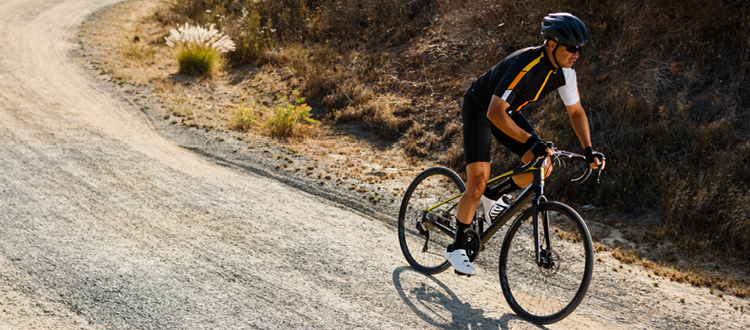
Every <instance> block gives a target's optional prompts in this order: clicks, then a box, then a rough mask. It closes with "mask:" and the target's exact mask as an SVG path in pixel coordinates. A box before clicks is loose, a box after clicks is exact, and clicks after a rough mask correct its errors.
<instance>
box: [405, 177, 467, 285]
mask: <svg viewBox="0 0 750 330" xmlns="http://www.w3.org/2000/svg"><path fill="white" fill-rule="evenodd" d="M464 190H466V186H465V185H464V182H463V181H461V178H459V177H458V175H457V174H456V173H455V172H453V171H451V170H450V169H448V168H445V167H433V168H429V169H427V170H425V171H424V172H422V173H420V174H419V175H418V176H417V177H416V178H415V179H414V181H412V183H411V184H410V185H409V188H408V189H406V193H404V199H403V200H402V201H401V210H400V211H399V214H398V241H399V244H400V245H401V251H402V252H403V253H404V257H406V261H408V262H409V265H411V266H412V267H413V268H414V269H416V270H418V271H420V272H422V273H425V274H436V273H439V272H442V271H444V270H446V269H448V267H450V264H449V263H448V261H447V260H445V257H444V256H443V252H444V251H445V249H446V247H448V245H449V244H451V243H453V239H454V237H455V232H456V206H457V205H458V200H459V195H460V194H461V193H463V192H464Z"/></svg>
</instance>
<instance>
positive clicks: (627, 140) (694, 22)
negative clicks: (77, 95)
mask: <svg viewBox="0 0 750 330" xmlns="http://www.w3.org/2000/svg"><path fill="white" fill-rule="evenodd" d="M173 3H174V4H175V5H174V6H172V7H169V8H162V9H159V10H158V14H157V15H156V16H155V17H153V18H152V19H151V22H159V24H160V25H159V27H157V28H154V30H153V31H159V32H153V33H151V34H150V35H147V34H144V33H143V32H142V31H133V33H132V34H134V35H141V37H142V39H144V40H145V42H147V43H148V44H149V45H155V46H156V47H163V45H162V46H159V42H158V38H159V37H163V36H164V35H166V31H168V29H169V28H171V27H174V26H177V25H178V24H184V23H186V22H188V23H191V24H205V23H209V22H212V23H215V24H217V27H219V28H220V30H222V31H224V32H225V33H227V34H229V35H230V36H231V37H232V38H233V40H234V41H235V42H236V44H237V51H235V52H233V53H232V55H231V58H230V61H231V62H230V65H232V66H233V67H230V68H229V70H228V72H227V76H226V77H218V78H214V79H215V81H216V80H222V79H224V80H226V81H228V82H230V85H231V86H233V88H235V89H234V90H233V93H234V94H235V95H234V97H232V98H229V99H227V100H226V101H223V103H219V102H216V101H211V102H209V100H205V99H196V98H195V95H193V94H192V93H191V92H190V89H191V88H199V87H197V86H198V85H200V84H201V81H197V82H192V81H191V82H189V83H188V82H180V81H174V80H170V78H169V77H168V76H166V77H165V76H164V75H162V79H161V80H157V81H161V82H163V83H162V85H163V86H162V90H163V92H162V93H163V94H162V96H163V97H165V98H168V99H172V100H174V101H175V102H176V104H179V107H178V108H179V111H182V109H192V111H193V115H192V116H191V117H192V119H191V120H186V119H187V116H183V117H177V118H178V119H177V122H178V123H181V124H183V125H198V126H200V127H216V129H221V128H222V127H226V128H227V129H240V130H241V131H243V134H263V133H264V131H263V130H262V129H258V127H260V126H258V125H256V126H250V127H242V128H239V127H237V126H233V125H236V124H235V123H233V119H232V118H234V117H236V116H237V115H233V113H234V112H236V111H237V109H238V108H237V107H238V105H242V106H244V107H246V106H247V102H248V99H249V98H252V99H254V100H257V104H256V105H257V107H266V108H269V109H273V108H274V107H275V106H276V105H279V97H277V95H282V96H286V97H291V96H292V93H291V92H292V91H293V90H300V91H301V93H302V96H304V97H306V99H307V101H308V102H309V104H310V105H311V106H312V107H313V109H312V111H311V114H312V117H313V118H315V119H318V120H320V121H321V122H322V124H323V125H321V126H319V127H318V128H316V130H315V131H309V132H307V133H305V134H307V135H309V136H315V137H316V138H317V137H321V136H324V135H326V134H343V133H342V132H346V133H348V134H356V135H355V136H357V137H358V138H363V139H365V140H366V141H367V142H366V143H367V144H370V145H377V146H379V147H380V148H381V149H382V150H397V152H399V153H403V154H404V155H405V156H406V157H407V158H408V159H410V160H409V161H408V162H407V163H404V164H399V165H400V166H404V167H409V166H413V165H412V162H414V163H416V162H419V161H422V160H426V161H430V162H439V163H441V164H444V165H447V166H450V167H452V168H454V169H456V170H457V171H459V172H460V171H462V170H463V167H464V165H465V164H464V160H463V150H462V148H461V134H460V133H461V130H460V126H459V125H460V124H459V118H460V110H459V106H458V104H459V103H460V100H461V96H462V93H463V91H464V89H465V88H466V85H467V82H470V81H471V80H472V79H474V78H476V77H477V76H478V75H480V74H482V73H483V72H485V71H486V70H487V69H489V68H490V67H491V66H492V65H494V64H495V63H496V62H497V61H499V60H500V59H502V58H503V57H504V56H506V55H508V54H509V53H510V52H512V51H514V50H516V49H519V48H522V47H527V46H533V45H539V44H541V40H539V36H538V33H539V32H538V22H539V20H540V19H541V17H542V16H543V15H544V14H546V13H547V12H548V11H570V12H572V13H574V14H576V15H579V16H580V17H581V18H582V19H584V21H586V23H587V25H588V27H589V29H590V32H591V35H592V42H591V45H590V46H588V47H586V49H584V51H583V52H582V54H581V56H582V58H581V60H580V61H579V63H578V64H576V71H577V72H578V76H579V88H580V91H581V95H582V97H583V99H582V103H583V105H584V107H585V108H586V110H587V111H588V113H589V118H590V122H591V127H592V138H593V141H594V145H595V147H596V148H597V149H598V150H600V151H602V152H604V153H605V154H606V155H607V157H608V160H609V166H608V170H607V172H606V173H605V175H604V177H603V183H602V184H600V185H598V186H594V185H585V186H576V187H570V186H569V185H567V184H565V181H564V180H567V174H569V172H570V171H575V170H576V169H572V168H568V169H563V168H561V169H559V170H558V172H557V175H556V176H555V178H553V180H552V182H551V184H550V186H551V187H553V189H552V190H551V191H550V195H551V198H554V199H561V200H563V201H566V202H569V203H574V204H593V205H596V206H598V207H601V208H603V209H605V210H607V212H612V213H626V214H631V215H635V216H636V218H644V219H645V218H646V217H645V216H642V215H644V214H650V213H652V212H656V213H657V215H656V216H653V217H651V216H649V217H648V219H649V221H650V222H649V224H648V225H645V224H644V222H645V221H646V220H636V221H634V222H633V223H632V224H628V225H632V226H640V227H645V228H649V229H648V233H647V235H645V238H644V240H646V241H645V243H644V244H651V243H653V242H662V241H665V240H670V241H671V242H672V243H673V247H674V249H673V251H672V252H671V253H673V254H675V255H678V254H682V255H689V254H691V253H693V252H695V251H712V252H715V253H716V255H718V256H724V257H723V258H727V259H734V258H736V259H738V260H745V261H748V260H750V259H749V258H748V255H750V254H749V253H748V252H750V250H749V249H750V248H749V246H750V244H748V243H750V219H748V214H750V192H748V189H747V187H748V186H750V167H748V166H749V165H747V164H750V140H749V139H748V136H750V110H749V109H750V80H748V79H747V78H746V77H748V76H750V74H749V72H748V67H749V66H750V63H748V61H747V60H746V59H747V57H748V54H750V38H748V31H749V30H748V28H747V27H748V26H747V25H748V24H750V23H748V20H747V19H746V18H747V17H748V15H749V14H750V9H749V8H748V6H750V5H748V4H747V3H746V2H739V1H730V0H724V1H718V2H715V3H714V4H713V5H712V6H711V8H706V9H705V10H702V11H700V12H695V11H693V10H692V9H693V8H696V7H700V8H705V6H702V5H700V3H699V2H697V1H696V0H687V1H674V0H669V1H663V2H658V3H654V2H647V1H641V0H628V1H625V2H619V3H616V4H615V3H610V2H595V1H583V2H581V1H567V0H533V1H520V0H518V1H503V2H497V1H490V0H477V1H472V2H463V1H461V2H459V1H455V0H431V1H427V0H418V1H406V0H375V1H368V2H361V1H337V2H335V3H336V6H333V4H334V1H326V0H322V1H302V2H300V1H296V0H295V1H292V0H281V1H264V2H255V1H244V0H243V1H229V0H207V1H194V0H175V1H174V2H173ZM243 9H244V13H243ZM676 16H679V17H681V18H682V19H680V20H677V21H675V20H673V19H668V18H669V17H676ZM159 29H160V30H159ZM160 34H161V35H160ZM130 38H132V36H131V37H130ZM120 40H122V39H120ZM162 57H163V54H156V55H155V57H154V60H153V62H154V64H152V65H149V66H147V67H145V68H141V69H142V70H153V72H157V73H159V74H170V73H173V72H174V68H171V67H169V66H168V65H167V64H165V62H163V59H162ZM110 67H115V66H114V65H110ZM141 69H139V70H141ZM118 70H120V71H118V72H115V75H121V76H122V77H123V80H125V79H126V78H128V77H130V78H132V79H140V77H141V76H140V75H138V74H135V73H134V72H136V71H132V70H136V69H135V68H133V69H132V70H131V69H129V68H124V69H118ZM151 76H154V75H151ZM250 91H252V92H250ZM196 94H197V93H196ZM209 105H211V108H210V110H206V109H207V107H208V106H209ZM179 111H178V113H179ZM256 114H258V112H256ZM525 114H527V115H528V116H529V117H530V119H531V121H532V123H533V124H534V125H536V127H537V129H538V131H539V132H540V134H541V135H542V136H546V137H550V139H551V140H553V141H554V142H555V144H556V145H557V146H559V147H561V148H565V149H568V150H572V151H576V150H580V146H579V145H578V141H577V138H576V136H575V134H574V133H573V131H572V129H571V128H570V124H569V120H568V119H567V115H566V113H565V109H564V108H563V107H562V105H561V104H560V102H559V100H557V99H556V97H555V96H552V97H548V98H547V99H545V100H543V101H541V102H538V104H536V105H534V106H531V105H530V106H528V109H527V110H525ZM258 115H259V116H260V117H262V115H260V114H258ZM175 116H176V115H175ZM208 118H211V119H208ZM266 119H267V118H266V117H262V118H260V119H258V120H259V121H260V122H263V121H265V120H266ZM340 139H341V138H340V137H339V138H337V139H334V141H337V140H340ZM337 147H340V145H339V146H337V145H336V144H335V143H334V144H333V145H332V146H331V148H330V149H325V150H327V152H328V153H336V151H335V150H337V149H336V148H337ZM394 152H396V151H394ZM342 153H343V151H342ZM321 157H325V155H321ZM517 165H518V163H517V160H516V159H515V158H514V157H510V156H509V154H508V153H507V152H505V151H504V150H503V148H498V149H497V151H496V160H495V161H494V162H493V169H494V170H499V169H500V168H502V169H507V168H509V167H513V166H517ZM349 166H359V165H358V164H350V165H349ZM342 172H343V170H342ZM344 175H346V174H344ZM351 175H355V174H354V173H352V174H351ZM321 180H323V181H324V180H325V179H323V178H321ZM639 221H640V222H639ZM641 258H644V259H643V260H644V261H643V262H645V261H647V260H648V259H645V257H641ZM670 259H673V257H665V262H664V264H669V262H670V261H669V260H670ZM660 262H661V261H660ZM694 271H695V272H696V274H699V273H700V271H699V270H694ZM670 276H671V275H670ZM674 277H675V279H677V278H682V277H683V276H682V275H677V274H675V275H674ZM686 281H688V280H687V279H686ZM730 282H731V281H730ZM700 283H709V282H708V280H700ZM702 285H703V284H702ZM727 287H731V286H727ZM739 290H740V291H737V293H738V294H743V292H747V291H746V290H747V289H739ZM741 290H745V291H741Z"/></svg>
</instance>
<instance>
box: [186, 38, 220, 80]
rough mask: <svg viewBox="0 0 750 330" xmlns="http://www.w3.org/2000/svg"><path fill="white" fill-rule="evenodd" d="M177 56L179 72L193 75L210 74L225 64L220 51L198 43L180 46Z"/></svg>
mask: <svg viewBox="0 0 750 330" xmlns="http://www.w3.org/2000/svg"><path fill="white" fill-rule="evenodd" d="M175 58H176V59H177V67H178V70H179V72H180V73H182V74H186V75H191V76H210V75H212V74H214V73H216V72H217V71H219V70H220V69H221V68H222V67H223V65H224V64H223V63H224V62H223V58H222V57H221V55H220V54H219V52H217V51H215V50H213V49H211V48H207V47H201V46H197V45H192V46H183V47H180V48H179V49H177V51H176V54H175Z"/></svg>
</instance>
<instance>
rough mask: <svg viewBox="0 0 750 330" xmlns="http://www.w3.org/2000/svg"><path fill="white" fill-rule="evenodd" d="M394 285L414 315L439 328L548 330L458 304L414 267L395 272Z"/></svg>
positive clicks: (440, 286)
mask: <svg viewBox="0 0 750 330" xmlns="http://www.w3.org/2000/svg"><path fill="white" fill-rule="evenodd" d="M393 285H394V286H395V288H396V291H398V294H399V296H400V297H401V299H403V300H404V302H405V303H406V304H407V305H408V306H409V308H411V310H412V311H414V314H416V315H417V316H419V317H420V318H421V319H423V320H425V321H426V322H427V323H429V324H431V325H433V326H436V327H438V328H444V329H488V328H492V329H502V330H509V329H510V327H509V323H510V321H517V322H520V323H523V325H524V326H523V328H525V329H533V328H537V329H547V328H545V327H543V326H540V325H536V324H534V323H530V322H528V321H526V320H524V319H522V318H520V317H518V316H516V315H514V314H507V313H506V314H504V315H503V316H502V317H501V318H499V319H493V318H488V317H485V316H484V310H483V309H479V308H472V306H471V304H470V303H465V302H462V301H461V300H459V299H458V297H457V296H456V295H455V294H454V293H453V291H451V290H450V289H449V288H448V287H447V286H446V285H445V284H443V283H442V282H440V281H439V280H437V279H436V278H434V277H432V276H429V275H425V274H422V273H420V272H417V271H415V270H414V269H412V268H411V267H399V268H396V270H395V271H394V272H393ZM514 323H515V322H514ZM514 328H515V326H514Z"/></svg>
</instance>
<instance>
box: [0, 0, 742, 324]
mask: <svg viewBox="0 0 750 330" xmlns="http://www.w3.org/2000/svg"><path fill="white" fill-rule="evenodd" d="M117 2H118V1H116V0H7V1H4V2H3V3H2V4H0V35H2V36H3V37H4V38H3V39H4V43H3V47H0V142H1V143H0V168H2V171H0V191H2V198H0V329H97V328H103V329H130V328H135V329H152V328H154V329H201V328H211V329H229V328H264V329H265V328H326V329H327V328H336V329H339V328H368V329H369V328H374V329H402V328H443V329H446V328H449V329H453V328H469V329H476V328H498V329H540V328H541V329H545V328H548V329H747V328H748V327H750V317H749V316H748V315H747V311H748V310H750V300H748V299H740V298H737V297H734V296H730V295H722V296H720V295H719V294H717V293H716V292H712V291H711V290H710V289H707V288H697V287H693V286H690V285H685V284H680V283H675V282H670V281H669V280H665V279H663V278H658V277H656V276H653V275H651V274H649V273H648V271H646V270H644V269H640V268H638V267H634V266H631V265H622V264H621V263H620V262H618V261H617V260H614V259H612V258H611V257H610V256H609V255H608V254H604V253H602V254H600V255H599V256H598V261H597V262H596V269H595V275H594V281H593V283H592V286H591V288H590V290H589V293H588V295H587V298H586V299H585V300H584V302H583V303H582V304H581V306H580V307H579V308H578V309H577V310H576V312H575V313H574V314H573V315H571V316H570V317H568V318H567V319H565V320H563V321H561V322H559V323H556V324H553V325H549V326H546V327H543V326H538V325H534V324H531V323H528V322H526V321H524V320H522V319H520V318H518V317H516V316H515V315H514V314H513V313H512V312H511V311H510V309H509V308H508V306H507V305H506V303H505V301H504V300H503V298H502V293H501V292H500V291H499V286H498V285H497V278H496V277H497V275H496V269H495V268H496V266H495V263H496V260H497V255H498V251H497V248H496V245H497V244H495V247H493V246H491V247H489V248H488V249H487V250H486V251H485V252H483V254H482V255H481V256H480V262H479V263H478V266H479V269H480V274H479V275H477V276H475V277H471V278H469V279H467V278H463V277H458V276H455V275H453V273H452V272H445V273H443V274H439V275H436V276H425V275H422V274H420V273H417V272H415V271H413V270H412V269H411V268H410V267H408V265H407V264H406V262H405V261H404V258H403V256H402V255H401V252H400V250H399V247H398V240H397V235H396V230H395V228H394V224H395V213H392V211H393V205H395V204H397V203H398V201H397V200H396V201H395V202H390V201H389V198H384V200H382V201H380V202H378V203H374V202H372V200H373V199H377V198H382V196H393V195H396V194H397V193H398V192H399V189H403V188H405V186H406V184H408V180H405V179H398V178H397V177H394V178H393V179H392V180H381V179H380V178H381V176H382V174H379V173H378V174H375V173H377V172H384V173H387V174H388V173H391V172H397V173H401V174H403V175H402V176H399V177H403V178H408V177H411V176H412V175H413V173H416V172H418V171H419V170H421V168H420V167H421V166H427V165H429V164H424V165H422V164H420V165H419V166H416V165H411V164H410V163H409V162H406V161H402V162H396V161H395V160H396V159H398V157H399V155H398V153H397V152H396V151H393V150H388V149H386V150H383V148H382V147H379V146H375V147H373V148H370V149H366V148H359V149H357V150H361V152H360V153H361V154H362V155H363V156H362V158H359V159H356V162H358V163H357V164H355V165H350V166H348V167H347V166H344V164H343V163H337V161H339V160H341V159H342V157H343V158H347V157H350V158H351V153H349V154H347V155H346V156H343V154H344V153H343V152H340V153H335V152H333V151H331V150H335V147H336V146H338V147H352V148H354V147H356V146H357V145H356V144H357V143H359V142H357V141H355V140H352V139H347V138H345V137H344V136H339V137H338V138H331V139H330V140H329V141H328V142H327V143H328V144H327V145H328V146H329V149H318V148H313V147H310V146H308V147H304V146H305V145H302V147H300V145H296V148H293V147H290V146H285V145H283V144H281V143H278V142H274V141H272V140H264V139H262V138H261V137H248V136H240V138H242V140H239V139H238V136H237V135H236V134H235V133H233V132H228V131H221V130H210V129H209V130H206V129H203V128H202V127H197V126H193V127H188V126H186V125H177V124H172V122H173V121H175V118H174V116H170V117H167V116H166V114H168V113H169V112H168V111H169V107H168V105H169V104H176V103H174V102H175V100H169V99H166V100H162V99H159V97H158V96H159V95H167V94H168V90H167V88H164V87H162V89H161V90H158V88H155V87H154V86H156V85H158V84H156V83H153V84H149V82H148V81H147V82H140V83H139V84H131V83H128V82H129V81H124V79H122V78H121V79H120V80H118V79H113V77H114V76H115V73H113V72H112V71H113V70H115V69H116V68H117V67H116V66H111V67H106V66H104V64H102V63H104V60H103V59H100V58H96V51H95V50H93V49H86V48H85V46H86V44H85V43H84V42H82V43H79V41H80V40H81V39H80V38H79V35H78V34H79V33H80V32H79V27H80V26H81V22H83V21H84V20H86V19H87V17H89V15H91V14H92V13H95V12H100V14H97V15H94V16H91V17H90V19H91V22H100V23H101V22H102V20H103V22H104V23H105V24H109V25H112V26H120V27H121V29H128V28H133V29H137V27H136V25H126V24H125V23H124V22H127V21H131V22H133V21H138V20H139V17H143V15H148V10H149V8H153V7H149V6H150V3H148V2H147V3H146V5H144V4H143V3H142V2H134V3H126V4H125V5H118V6H114V7H111V6H112V5H113V4H115V3H117ZM102 10H103V11H102ZM92 24H94V23H88V24H86V25H84V30H87V28H88V30H89V33H92V34H93V32H91V31H90V27H91V25H92ZM118 24H119V25H118ZM154 33H157V32H154ZM82 46H83V49H82ZM92 54H93V56H92ZM108 65H112V64H108ZM95 67H98V69H97V68H95ZM156 67H157V68H158V67H161V68H162V69H160V70H163V71H164V74H165V75H167V76H169V75H171V74H172V73H173V72H171V71H170V70H173V69H171V68H170V67H169V66H166V65H160V66H156ZM107 68H109V69H107ZM101 70H110V74H105V75H102V74H100V72H101ZM131 79H132V80H133V81H137V79H138V77H136V76H133V77H131ZM152 85H153V86H152ZM188 85H190V86H191V87H190V88H192V89H193V90H195V93H192V94H190V95H192V97H193V99H192V100H193V103H195V104H199V103H200V104H201V105H203V106H205V102H199V101H197V100H198V99H197V97H201V99H200V100H202V101H203V100H205V99H207V98H208V97H206V96H205V95H207V94H201V93H199V92H200V91H201V90H204V89H205V90H208V91H211V90H212V88H214V89H215V88H216V87H212V86H211V84H210V83H201V82H188ZM157 87H158V86H157ZM220 92H224V93H228V94H222V93H220ZM204 93H208V92H204ZM231 94H232V92H231V91H221V90H220V91H218V92H217V91H215V90H214V91H213V93H211V95H231ZM185 97H186V98H189V97H188V95H186V96H185ZM216 97H217V98H218V96H216ZM227 97H228V98H227V99H220V100H224V101H225V104H224V106H227V107H231V106H232V104H231V101H232V100H233V99H232V98H230V96H227ZM205 101H207V100H205ZM162 102H166V103H162ZM170 102H172V103H170ZM216 103H217V104H218V103H220V102H216ZM180 104H182V103H180ZM162 106H164V107H162ZM213 106H219V105H213ZM196 116H197V114H196ZM179 120H184V118H180V119H179ZM211 120H214V119H213V118H212V119H211ZM204 124H205V123H204ZM248 139H251V140H252V141H248ZM349 144H351V145H349ZM323 146H325V143H323ZM368 150H369V151H368ZM378 150H379V151H381V152H384V154H385V155H387V156H388V157H393V158H392V159H393V160H392V161H393V163H392V164H389V163H388V162H384V161H383V160H384V159H386V156H382V154H378V153H377V152H376V151H378ZM388 152H390V154H389V153H388ZM378 158H380V160H381V161H380V162H377V161H376V160H377V159H378ZM282 164H288V165H287V167H282V166H281V165H282ZM397 164H400V165H397ZM352 167H355V168H357V169H359V172H362V173H364V175H361V176H359V177H356V178H355V177H352V178H345V177H344V174H345V173H348V172H347V171H351V168H352ZM295 168H300V169H301V170H299V171H294V169H295ZM306 171H310V174H305V173H304V172H306ZM333 171H338V173H334V177H332V178H330V179H326V178H325V176H324V173H332V172H333ZM299 172H302V173H299ZM341 173H344V174H341ZM366 173H373V175H370V176H368V175H367V174H366ZM317 174H321V177H318V176H317ZM373 178H378V179H373ZM352 184H353V185H355V186H356V187H358V188H357V190H358V189H359V188H362V190H364V191H357V190H349V187H351V186H352ZM375 192H377V193H378V195H377V196H378V197H375V196H376V195H375ZM369 196H373V198H369ZM592 224H593V223H592ZM498 240H499V239H497V240H496V241H494V242H497V241H498Z"/></svg>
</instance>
